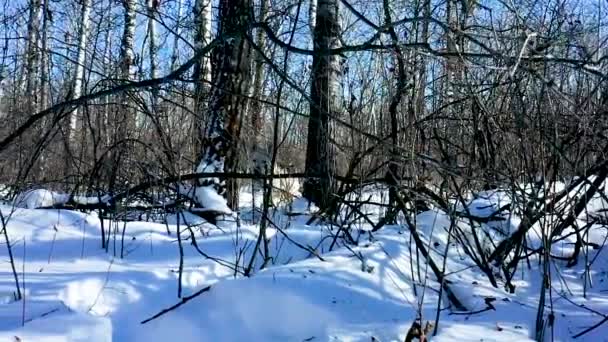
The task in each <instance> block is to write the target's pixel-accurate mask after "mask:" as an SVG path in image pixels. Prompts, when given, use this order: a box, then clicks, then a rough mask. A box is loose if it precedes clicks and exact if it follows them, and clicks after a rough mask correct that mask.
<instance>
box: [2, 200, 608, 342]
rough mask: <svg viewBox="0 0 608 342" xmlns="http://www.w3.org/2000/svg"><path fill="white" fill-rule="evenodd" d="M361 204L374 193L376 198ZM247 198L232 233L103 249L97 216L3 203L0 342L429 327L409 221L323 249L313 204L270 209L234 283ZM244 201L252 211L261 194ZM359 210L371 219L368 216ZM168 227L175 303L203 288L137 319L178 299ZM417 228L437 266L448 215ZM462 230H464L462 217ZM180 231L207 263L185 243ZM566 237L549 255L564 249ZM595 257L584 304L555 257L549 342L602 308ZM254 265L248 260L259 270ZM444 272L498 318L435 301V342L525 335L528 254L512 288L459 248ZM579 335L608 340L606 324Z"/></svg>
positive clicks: (600, 265)
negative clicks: (259, 248) (261, 237)
mask: <svg viewBox="0 0 608 342" xmlns="http://www.w3.org/2000/svg"><path fill="white" fill-rule="evenodd" d="M258 196H259V195H258ZM370 196H372V197H376V198H379V197H381V195H380V194H379V192H378V191H371V192H370ZM252 197H253V196H252V195H251V194H250V193H243V194H242V196H241V205H242V208H241V211H240V212H241V214H240V215H241V217H240V218H241V219H240V222H241V224H240V226H238V225H237V224H236V223H235V222H233V221H226V222H221V223H220V224H219V227H215V226H211V225H209V224H206V223H205V222H203V221H201V220H200V219H198V218H197V217H195V216H193V215H190V214H187V213H186V214H184V215H183V216H182V215H180V217H179V220H178V217H176V216H175V215H169V216H168V217H167V218H166V224H165V222H157V223H154V222H129V223H126V225H124V223H123V222H109V221H106V222H104V226H105V227H108V226H110V227H111V229H112V230H113V231H114V230H115V231H116V232H117V234H114V233H112V236H111V238H110V246H109V250H108V252H107V253H106V251H104V250H102V249H101V242H100V241H101V237H100V229H101V228H100V226H101V222H100V220H99V219H98V218H97V216H96V215H95V214H84V213H77V212H71V211H66V210H54V209H53V210H49V209H28V208H14V207H12V206H11V205H8V204H6V205H2V206H0V210H2V213H3V215H4V216H5V217H8V218H9V220H8V225H7V229H8V232H9V236H10V240H11V242H12V246H13V252H14V255H15V258H16V267H17V271H18V272H19V280H20V281H21V285H22V288H23V290H24V292H25V305H24V302H23V301H15V300H14V298H13V296H14V290H15V284H14V280H13V276H12V273H11V269H10V264H9V263H8V256H7V249H6V246H5V245H4V244H2V245H1V246H0V253H1V254H0V255H1V256H2V258H1V261H2V263H1V264H0V341H87V342H105V341H116V342H123V341H159V342H160V341H170V340H174V341H372V338H374V339H375V340H377V341H403V339H404V336H405V334H406V333H407V330H408V329H409V327H410V325H411V323H412V321H413V320H414V319H415V318H416V312H417V308H418V307H420V308H421V310H422V314H423V320H424V321H427V320H431V321H432V320H434V318H435V313H436V310H437V302H438V297H437V296H438V289H439V286H438V283H437V282H436V281H435V278H434V276H433V274H432V272H431V270H430V269H429V268H428V267H426V264H425V262H424V260H423V259H421V262H420V268H417V267H415V266H412V265H415V264H416V258H417V255H416V252H415V245H414V244H413V242H412V241H410V237H409V233H408V230H407V227H406V226H404V225H396V226H388V227H385V228H383V229H382V230H380V231H379V232H377V233H375V234H374V235H373V237H372V236H370V235H369V234H368V233H367V232H365V230H368V229H369V228H370V227H369V225H368V224H367V223H366V222H365V221H362V222H360V223H358V225H357V228H359V229H361V231H359V232H358V238H359V241H360V243H359V245H358V246H345V245H343V244H342V243H341V242H338V244H337V245H336V246H334V248H333V250H332V251H330V246H331V245H332V241H333V239H332V237H331V236H332V234H335V232H336V230H335V228H334V230H333V231H332V230H330V228H329V227H327V226H325V225H320V224H318V225H312V226H307V225H306V224H305V222H306V221H307V220H308V218H309V216H308V215H307V212H308V211H309V210H311V208H310V207H309V206H308V205H307V203H305V202H304V201H303V200H301V199H297V200H296V201H295V203H294V204H293V206H291V207H290V209H289V210H290V211H291V213H292V214H291V215H287V213H286V211H287V209H286V208H279V209H278V210H276V211H275V212H274V213H273V216H272V218H273V222H274V223H276V225H277V227H274V226H272V225H271V226H270V227H269V228H268V234H269V236H270V241H269V248H270V250H271V254H272V256H273V259H272V261H271V262H270V264H269V265H268V267H267V268H265V269H263V270H260V271H258V272H256V273H255V274H254V275H253V276H252V277H249V278H246V277H243V276H242V275H237V276H235V271H234V269H233V268H232V267H228V266H224V265H230V264H236V265H238V267H237V268H238V269H239V270H241V271H242V269H243V268H245V267H247V264H248V262H249V259H250V258H251V253H252V249H253V245H254V243H255V240H256V238H257V232H258V229H259V228H258V227H259V226H258V225H254V224H252V223H251V221H250V220H251V219H252V218H253V217H257V216H256V215H255V214H253V213H252V211H251V199H252ZM501 201H504V196H500V194H492V193H490V194H486V195H484V196H477V197H476V198H475V199H473V200H472V201H471V202H469V208H470V211H471V213H472V214H474V215H477V216H484V215H485V216H488V215H492V214H493V213H494V212H495V210H494V209H495V208H498V207H500V206H501V205H502V204H501V203H499V202H501ZM30 202H31V201H30ZM25 203H26V204H25V205H24V206H27V207H29V206H30V205H29V204H30V203H29V202H27V201H26V202H25ZM255 203H261V200H260V198H257V199H256V201H255ZM595 205H599V204H597V203H596V204H595ZM32 206H35V205H34V204H32ZM492 208H494V209H492ZM312 210H314V208H312ZM366 210H369V212H370V215H372V216H373V215H376V214H377V213H374V212H373V210H374V208H371V207H370V208H367V209H366ZM293 212H297V214H298V215H293ZM517 220H519V219H518V218H517V217H515V216H513V217H511V216H509V217H508V219H507V220H504V221H501V223H500V224H501V226H500V227H490V228H488V227H486V228H487V229H498V228H500V229H503V230H505V231H504V232H503V233H504V234H505V235H508V234H510V233H511V230H512V229H513V227H516V226H517V224H518V222H519V221H517ZM178 222H179V227H180V230H181V237H182V239H183V240H184V241H183V247H184V254H185V258H184V265H183V279H182V285H183V295H184V296H187V295H189V294H191V293H193V292H195V291H197V290H198V289H200V288H202V287H205V286H207V285H210V284H212V287H211V290H210V291H208V292H205V293H203V294H201V295H200V296H198V297H197V298H195V299H193V300H191V301H190V302H188V303H186V304H185V305H182V306H181V307H179V308H178V309H176V310H173V311H171V312H169V313H167V314H166V315H163V316H161V317H160V318H158V319H156V320H153V321H151V322H149V323H147V324H145V325H141V324H140V321H142V320H144V319H146V318H148V317H150V316H152V315H154V314H155V313H157V312H158V311H160V310H161V309H163V308H166V307H168V306H171V305H173V304H175V303H176V302H178V301H179V299H178V298H177V292H178V286H177V283H178V269H179V248H178V242H177V235H176V232H177V229H178V226H177V224H178ZM415 222H416V224H417V229H418V230H419V231H420V232H421V234H422V235H423V237H424V239H425V241H427V242H428V243H429V244H428V246H427V247H429V248H430V250H431V251H432V252H431V253H432V257H433V259H434V260H435V262H436V263H438V264H439V265H441V264H442V262H443V259H442V253H443V251H444V250H445V247H446V246H445V244H446V243H447V234H446V230H447V229H448V227H449V225H450V219H449V217H448V216H447V215H445V214H444V213H443V212H441V211H440V210H438V209H434V210H432V211H428V212H424V213H421V214H419V215H418V216H417V217H416V220H415ZM185 223H187V224H188V225H191V227H190V228H186V227H185V226H184V225H185ZM461 226H462V227H463V229H467V227H466V226H467V224H466V222H461ZM123 228H124V229H125V239H124V249H123V254H124V258H120V254H121V233H122V230H123ZM167 229H168V230H169V231H170V234H168V233H167ZM469 229H470V227H469ZM191 232H192V233H194V235H195V237H196V242H197V244H198V247H199V248H200V250H201V251H203V252H204V253H205V254H206V255H207V256H208V258H206V257H205V256H203V255H201V254H199V253H198V252H197V250H196V249H195V248H194V247H193V245H192V243H191V240H190V237H191ZM532 233H533V232H532ZM532 233H531V234H532ZM605 237H606V228H605V227H601V226H597V227H595V228H594V230H593V234H591V236H590V237H589V239H593V240H595V241H599V242H598V243H601V242H602V239H605ZM568 241H569V240H565V241H564V243H563V244H562V245H561V246H557V247H555V250H554V253H562V254H563V253H567V252H568V251H569V250H570V249H571V245H569V244H568ZM451 244H454V241H452V242H451ZM412 251H413V252H412ZM598 253H599V256H598V257H597V260H596V261H595V263H594V265H593V268H592V273H593V274H592V280H593V286H592V287H591V288H589V289H587V296H586V298H584V297H583V281H582V279H583V271H584V269H583V265H584V262H582V259H581V262H579V265H578V266H576V267H572V268H567V267H565V263H564V262H561V261H555V262H554V263H553V265H552V266H553V267H552V268H551V270H552V277H553V289H552V291H551V296H552V299H553V310H554V312H555V313H556V318H555V328H554V338H555V340H559V341H569V340H571V336H573V335H574V334H576V333H577V332H580V331H582V330H583V329H585V328H587V327H589V326H591V325H593V324H595V323H596V322H598V321H600V320H602V319H603V316H602V314H608V282H606V279H607V275H608V273H607V267H608V263H607V262H606V261H608V260H606V259H607V258H608V256H607V255H608V253H606V252H605V251H604V252H602V251H601V250H600V251H596V250H591V251H590V255H589V257H590V258H593V257H595V255H596V254H598ZM581 258H582V256H581ZM261 259H262V258H261V257H258V258H257V259H256V265H257V267H259V266H260V265H261V263H262V260H261ZM447 270H448V272H449V276H448V279H449V280H450V282H451V284H452V287H453V289H454V292H455V293H456V295H457V296H458V297H459V299H461V300H462V301H463V302H464V303H465V305H466V306H467V308H468V309H469V310H471V311H476V310H481V309H484V308H486V307H487V305H486V300H487V298H494V300H493V301H492V304H493V306H494V307H495V310H488V311H484V312H482V313H479V314H454V312H451V310H449V308H448V306H449V304H448V303H447V300H445V299H444V300H443V301H442V304H441V316H440V322H439V329H438V335H437V336H435V337H433V338H432V341H455V340H458V341H527V340H531V339H533V337H534V322H535V318H536V312H537V306H538V301H539V293H540V292H539V289H540V287H539V286H540V285H539V284H540V277H541V272H540V271H539V269H538V265H537V263H535V262H534V260H533V261H532V262H531V268H528V267H527V266H525V267H520V271H519V273H518V276H517V278H516V280H515V284H516V285H517V289H516V292H515V294H510V293H508V292H506V291H505V290H504V289H502V288H499V289H495V288H493V287H491V286H490V285H489V283H488V282H487V280H486V278H485V277H484V276H483V274H482V273H481V272H480V271H479V270H478V269H477V268H476V267H474V266H473V263H472V262H471V261H470V260H469V259H468V257H466V255H465V254H464V253H463V252H462V250H461V249H460V248H458V246H456V245H451V246H450V248H449V257H448V260H447ZM547 293H549V291H548V292H547ZM549 304H550V302H549V301H547V305H549ZM549 310H550V309H549V308H547V309H546V312H549ZM24 320H25V324H24V325H22V323H23V321H24ZM550 337H551V336H548V338H549V339H550ZM578 340H582V341H605V340H608V325H606V326H601V327H599V328H598V329H595V330H594V331H592V332H590V333H589V334H587V335H584V336H583V337H581V338H579V339H578Z"/></svg>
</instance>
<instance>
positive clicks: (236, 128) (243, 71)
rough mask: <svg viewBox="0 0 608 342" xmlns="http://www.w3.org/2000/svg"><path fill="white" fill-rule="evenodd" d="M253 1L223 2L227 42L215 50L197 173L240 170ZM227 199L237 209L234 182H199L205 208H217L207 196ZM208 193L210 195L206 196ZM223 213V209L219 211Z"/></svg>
mask: <svg viewBox="0 0 608 342" xmlns="http://www.w3.org/2000/svg"><path fill="white" fill-rule="evenodd" d="M252 13H253V8H252V4H251V0H222V1H221V2H220V20H221V22H220V35H221V36H222V37H225V38H226V39H225V40H224V41H223V43H222V44H221V45H219V46H218V47H217V49H216V50H215V51H214V53H213V56H214V64H215V68H214V70H215V71H216V73H215V75H214V76H215V77H214V78H215V82H214V91H213V94H212V97H211V101H210V103H209V120H210V122H209V126H208V130H207V134H206V138H205V141H204V142H203V151H202V154H201V157H200V162H199V165H198V167H197V169H196V171H197V172H224V171H226V172H233V171H236V170H237V169H238V142H239V139H240V134H241V124H242V117H243V114H244V113H246V112H247V104H248V101H247V98H246V96H245V95H246V94H247V93H248V90H249V83H250V78H251V75H250V65H251V63H250V62H251V61H250V58H251V47H250V45H249V43H248V40H247V39H246V38H245V34H246V33H247V31H248V30H249V29H250V24H251V20H252V18H253V15H252ZM210 192H214V193H217V194H219V195H221V196H223V197H224V198H225V199H227V205H228V207H229V208H232V209H236V208H237V207H238V183H237V181H236V180H235V179H231V180H229V181H228V183H227V184H226V181H225V180H222V179H218V178H205V179H201V180H199V182H198V187H197V192H196V197H197V200H198V202H199V203H198V204H199V205H201V206H202V207H204V208H209V209H216V208H215V207H214V206H216V205H217V202H215V203H214V204H211V203H210V201H209V199H210V198H209V197H208V194H209V193H210ZM205 194H207V195H205ZM220 211H221V210H220Z"/></svg>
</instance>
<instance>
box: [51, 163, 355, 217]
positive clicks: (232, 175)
mask: <svg viewBox="0 0 608 342" xmlns="http://www.w3.org/2000/svg"><path fill="white" fill-rule="evenodd" d="M211 177H221V178H224V179H282V178H283V179H284V178H311V176H310V175H307V174H305V173H286V174H275V175H262V174H257V173H239V172H202V173H189V174H185V175H178V176H169V177H165V178H159V179H156V180H152V181H147V182H144V183H140V184H138V185H136V186H134V187H132V188H130V189H128V190H125V191H123V192H121V193H118V194H116V195H114V196H109V195H105V196H104V197H103V200H102V201H91V202H89V203H82V202H79V201H77V200H75V199H77V198H78V197H79V196H73V197H71V198H70V199H69V200H67V201H62V202H61V203H57V204H55V205H52V206H46V207H44V209H57V208H61V207H62V206H66V205H68V206H73V207H75V208H79V209H99V208H112V207H113V206H114V205H115V204H116V203H117V202H118V201H120V200H123V199H125V198H128V197H129V196H131V195H133V194H136V193H139V192H141V191H144V190H147V189H149V188H152V187H155V186H166V185H168V184H173V183H176V182H181V181H187V180H195V179H200V178H211ZM322 177H326V176H318V177H317V178H322ZM332 177H333V178H334V179H336V180H338V181H340V182H343V183H349V184H357V183H359V182H360V181H361V180H360V179H358V178H349V177H341V176H332ZM82 198H84V197H82ZM93 202H96V203H93Z"/></svg>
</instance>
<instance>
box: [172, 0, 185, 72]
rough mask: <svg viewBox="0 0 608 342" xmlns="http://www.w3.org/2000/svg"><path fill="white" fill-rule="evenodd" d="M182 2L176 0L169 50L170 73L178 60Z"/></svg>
mask: <svg viewBox="0 0 608 342" xmlns="http://www.w3.org/2000/svg"><path fill="white" fill-rule="evenodd" d="M182 1H183V0H177V4H176V6H177V14H176V16H177V19H176V24H175V35H174V36H173V48H172V49H171V71H173V70H175V65H176V63H177V60H178V59H179V38H180V35H181V33H182V29H181V23H182V6H183V4H182Z"/></svg>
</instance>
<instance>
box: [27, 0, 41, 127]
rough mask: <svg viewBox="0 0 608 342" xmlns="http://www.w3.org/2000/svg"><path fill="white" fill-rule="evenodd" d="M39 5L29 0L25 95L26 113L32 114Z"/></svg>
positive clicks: (35, 94)
mask: <svg viewBox="0 0 608 342" xmlns="http://www.w3.org/2000/svg"><path fill="white" fill-rule="evenodd" d="M40 5H41V0H30V16H29V21H28V25H27V51H26V54H27V57H26V58H27V59H26V67H25V68H26V76H25V77H26V79H25V84H26V85H25V95H26V96H27V99H28V101H27V106H26V110H27V111H28V113H27V115H32V114H34V112H35V111H36V109H37V108H38V92H37V91H36V86H37V80H38V61H39V56H40V54H39V51H38V50H39V49H38V36H39V34H40Z"/></svg>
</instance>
